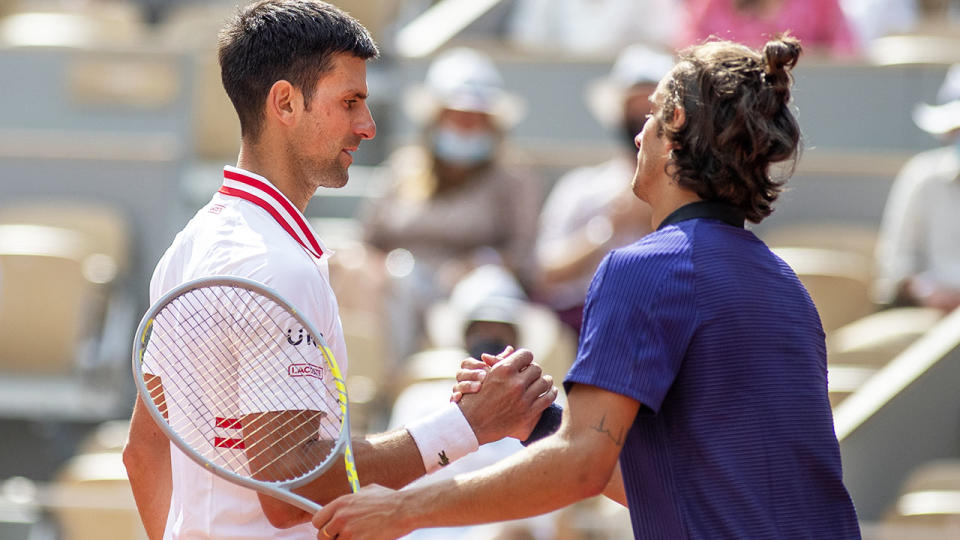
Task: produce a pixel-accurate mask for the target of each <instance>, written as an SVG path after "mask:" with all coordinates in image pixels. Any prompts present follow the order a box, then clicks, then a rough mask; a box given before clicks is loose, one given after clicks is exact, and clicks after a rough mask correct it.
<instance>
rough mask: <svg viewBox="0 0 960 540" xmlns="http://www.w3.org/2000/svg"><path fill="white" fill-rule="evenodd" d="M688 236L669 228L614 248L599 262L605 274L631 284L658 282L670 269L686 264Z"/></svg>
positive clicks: (687, 260) (689, 248) (683, 232)
mask: <svg viewBox="0 0 960 540" xmlns="http://www.w3.org/2000/svg"><path fill="white" fill-rule="evenodd" d="M691 246H692V243H691V239H690V236H689V235H688V234H687V233H686V231H684V230H682V229H680V228H676V227H670V228H666V229H662V230H659V231H654V232H652V233H650V234H648V235H646V236H644V237H643V238H641V239H640V240H637V241H636V242H634V243H632V244H630V245H628V246H624V247H620V248H617V249H614V250H612V251H610V253H608V254H607V256H606V258H605V259H604V262H603V264H602V266H603V268H604V272H605V273H606V274H607V276H608V277H613V276H619V277H618V279H622V280H626V281H628V282H631V283H638V282H650V283H653V282H658V281H660V280H662V279H663V278H664V277H665V276H666V275H668V274H669V273H670V272H672V271H674V270H677V269H681V268H684V267H687V266H689V264H690V259H691Z"/></svg>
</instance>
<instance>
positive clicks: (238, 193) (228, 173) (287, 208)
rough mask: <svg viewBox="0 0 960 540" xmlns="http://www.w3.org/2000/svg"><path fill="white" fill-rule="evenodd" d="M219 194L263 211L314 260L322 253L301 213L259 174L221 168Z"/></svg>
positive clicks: (315, 235)
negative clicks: (237, 198) (249, 203)
mask: <svg viewBox="0 0 960 540" xmlns="http://www.w3.org/2000/svg"><path fill="white" fill-rule="evenodd" d="M220 193H222V194H224V195H227V196H229V197H239V198H241V199H243V200H246V201H249V202H251V203H253V204H255V205H257V206H259V207H260V208H263V209H264V210H266V212H267V213H268V214H270V215H271V216H273V219H275V220H277V223H279V224H280V226H281V227H283V230H285V231H287V234H289V235H290V236H292V237H293V239H294V240H296V241H297V243H299V244H300V245H301V246H303V249H305V250H307V252H308V253H310V255H312V256H313V257H314V258H317V259H319V258H320V257H322V256H323V254H324V248H323V243H322V242H320V239H319V238H317V234H316V233H315V232H313V229H311V228H310V225H309V224H308V223H307V220H306V218H305V217H303V214H302V213H300V210H298V209H297V207H296V206H294V205H293V203H291V202H290V200H289V199H287V198H286V196H284V194H283V193H280V190H278V189H277V188H276V187H274V185H273V184H271V183H270V182H269V181H268V180H267V179H266V178H264V177H262V176H260V175H259V174H254V173H252V172H249V171H245V170H243V169H238V168H237V167H231V166H229V165H226V166H224V167H223V185H222V186H220Z"/></svg>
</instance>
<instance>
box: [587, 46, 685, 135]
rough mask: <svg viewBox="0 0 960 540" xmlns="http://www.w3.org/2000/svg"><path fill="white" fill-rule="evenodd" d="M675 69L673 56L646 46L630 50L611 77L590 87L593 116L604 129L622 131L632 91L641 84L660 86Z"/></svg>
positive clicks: (620, 59)
mask: <svg viewBox="0 0 960 540" xmlns="http://www.w3.org/2000/svg"><path fill="white" fill-rule="evenodd" d="M673 65H674V59H673V57H672V56H670V55H669V54H666V53H664V52H661V51H658V50H655V49H651V48H650V47H647V46H646V45H642V44H639V43H637V44H634V45H630V46H628V47H626V48H625V49H623V50H622V51H621V52H620V54H619V55H618V56H617V60H616V62H614V64H613V68H612V69H611V70H610V74H609V75H607V76H606V77H604V78H602V79H597V80H595V81H593V82H592V83H591V84H590V86H588V87H587V96H586V97H587V106H588V107H589V108H590V112H592V113H593V115H594V116H595V117H596V118H597V121H599V122H600V123H601V124H603V125H604V126H606V127H608V128H611V129H612V128H616V127H618V126H619V125H620V124H621V123H623V105H624V102H625V100H626V98H627V93H628V91H629V90H630V88H631V87H633V86H635V85H638V84H652V85H656V84H657V83H659V82H660V79H662V78H663V77H664V76H665V75H666V74H667V73H669V72H670V70H671V69H673Z"/></svg>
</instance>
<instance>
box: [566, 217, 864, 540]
mask: <svg viewBox="0 0 960 540" xmlns="http://www.w3.org/2000/svg"><path fill="white" fill-rule="evenodd" d="M574 383H583V384H590V385H593V386H596V387H599V388H603V389H606V390H609V391H612V392H616V393H618V394H622V395H625V396H628V397H631V398H633V399H636V400H637V401H639V402H640V403H641V404H642V406H641V409H640V413H639V414H638V415H637V417H636V419H635V421H634V424H633V426H632V427H631V429H630V431H629V433H628V436H627V439H626V442H625V444H624V447H623V450H622V452H621V455H620V465H621V469H622V471H623V476H624V481H625V486H626V491H627V499H628V502H629V507H630V517H631V520H632V523H633V532H634V536H635V537H636V538H644V539H659V538H665V539H671V540H677V539H684V538H691V539H701V538H703V539H706V538H710V539H714V538H738V539H739V538H750V539H753V538H757V539H761V538H762V539H765V538H777V539H793V538H810V539H818V540H824V539H834V538H837V539H839V538H842V539H848V538H859V537H860V533H859V528H858V524H857V517H856V512H855V510H854V507H853V503H852V502H851V500H850V496H849V495H848V493H847V491H846V488H845V487H844V486H843V482H842V476H841V468H840V452H839V447H838V444H837V439H836V435H835V433H834V429H833V418H832V415H831V411H830V403H829V401H828V398H827V372H826V348H825V344H824V334H823V329H822V327H821V325H820V318H819V316H818V315H817V311H816V308H815V307H814V306H813V302H812V301H811V300H810V297H809V295H808V294H807V292H806V290H805V289H804V288H803V286H802V285H801V284H800V281H799V280H798V279H797V277H796V275H795V274H794V273H793V271H792V270H791V269H790V267H789V266H787V265H786V263H784V262H783V261H782V260H780V259H779V258H778V257H777V256H776V255H774V254H773V253H772V252H771V251H770V250H769V248H767V246H766V245H765V244H764V243H763V242H761V241H760V240H759V239H758V238H757V237H756V236H754V234H753V233H751V232H749V231H746V230H744V229H742V228H739V227H735V226H731V225H729V224H727V223H723V222H721V221H719V220H715V219H704V218H697V219H687V220H684V221H679V222H678V223H673V224H670V225H668V226H666V227H664V228H662V229H660V230H658V231H656V232H654V233H651V234H650V235H648V236H646V237H645V238H644V239H642V240H640V241H639V242H637V243H635V244H633V245H631V246H628V247H625V248H621V249H618V250H615V251H613V252H611V253H610V254H609V255H608V256H607V257H606V258H605V259H604V261H603V263H602V264H601V265H600V268H599V269H598V270H597V273H596V275H595V277H594V279H593V283H592V284H591V286H590V291H589V293H588V296H587V302H586V306H585V309H584V327H583V331H582V333H581V337H580V348H579V351H578V354H577V360H576V362H575V363H574V365H573V367H572V368H571V369H570V372H569V373H568V375H567V378H566V380H565V385H566V387H567V389H568V390H569V388H570V386H571V385H573V384H574Z"/></svg>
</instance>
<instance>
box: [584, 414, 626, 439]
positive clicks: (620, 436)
mask: <svg viewBox="0 0 960 540" xmlns="http://www.w3.org/2000/svg"><path fill="white" fill-rule="evenodd" d="M606 422H607V413H603V416H602V417H601V418H600V423H598V424H597V425H595V426H592V427H593V429H594V431H596V432H597V433H603V434H604V435H606V436H607V437H609V438H610V440H611V441H613V444H615V445H617V446H623V431H624V430H623V426H620V428H619V429H617V430H616V431H617V435H616V436H614V435H613V432H612V431H611V430H610V429H609V428H608V427H607V426H606V425H605V424H606Z"/></svg>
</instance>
